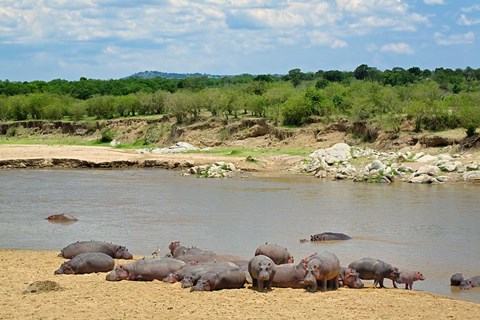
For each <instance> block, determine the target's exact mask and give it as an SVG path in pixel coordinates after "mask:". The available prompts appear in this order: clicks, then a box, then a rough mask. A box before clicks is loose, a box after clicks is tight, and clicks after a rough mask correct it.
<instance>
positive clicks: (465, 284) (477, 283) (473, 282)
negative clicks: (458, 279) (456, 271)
mask: <svg viewBox="0 0 480 320" xmlns="http://www.w3.org/2000/svg"><path fill="white" fill-rule="evenodd" d="M473 287H480V276H475V277H471V278H470V279H466V280H463V281H462V283H460V289H462V290H468V289H472V288H473Z"/></svg>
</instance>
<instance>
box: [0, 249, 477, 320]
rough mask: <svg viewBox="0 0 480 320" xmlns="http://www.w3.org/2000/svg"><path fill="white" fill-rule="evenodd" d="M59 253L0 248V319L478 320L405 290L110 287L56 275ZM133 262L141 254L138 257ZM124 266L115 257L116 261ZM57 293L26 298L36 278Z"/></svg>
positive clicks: (448, 303)
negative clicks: (325, 319)
mask: <svg viewBox="0 0 480 320" xmlns="http://www.w3.org/2000/svg"><path fill="white" fill-rule="evenodd" d="M57 254H58V252H57V251H37V250H6V249H2V250H0V278H1V279H2V286H0V295H1V296H2V300H1V302H0V304H1V308H0V318H1V319H5V320H6V319H59V318H63V317H68V318H69V319H119V318H121V319H157V318H158V317H161V318H166V319H180V318H184V317H187V318H189V319H270V320H271V319H313V318H318V317H329V318H334V319H362V318H365V319H419V318H420V319H433V318H435V319H477V318H478V314H479V313H480V304H475V303H472V302H466V301H459V300H454V299H451V298H448V297H445V296H440V295H434V294H430V293H426V292H418V291H408V290H403V289H390V288H387V289H373V288H366V289H361V290H355V289H347V288H341V289H339V290H337V291H330V292H326V293H321V292H317V293H314V294H312V293H308V292H305V291H303V290H298V289H280V288H274V289H273V290H272V291H271V292H268V293H258V292H256V291H253V290H250V289H249V285H246V288H245V289H239V290H221V291H216V292H190V291H189V290H186V289H182V288H181V287H180V285H179V284H173V285H172V284H167V283H163V282H160V281H153V282H134V281H121V282H109V281H106V280H105V273H98V274H88V275H56V276H55V275H53V272H54V270H56V269H57V268H58V267H59V265H60V264H61V263H62V262H63V261H65V259H63V258H59V257H57ZM137 258H138V257H137ZM123 262H125V261H123V260H118V261H117V263H123ZM45 280H50V281H55V282H57V283H58V284H59V285H60V287H61V290H59V291H49V292H43V293H24V291H25V290H26V288H27V287H28V285H29V284H30V283H32V282H34V281H45Z"/></svg>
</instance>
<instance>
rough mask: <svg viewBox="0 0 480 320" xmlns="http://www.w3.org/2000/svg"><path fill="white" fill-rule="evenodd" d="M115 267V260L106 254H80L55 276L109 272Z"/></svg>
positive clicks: (64, 264)
mask: <svg viewBox="0 0 480 320" xmlns="http://www.w3.org/2000/svg"><path fill="white" fill-rule="evenodd" d="M114 266H115V260H113V258H112V257H110V256H109V255H107V254H105V253H101V252H86V253H80V254H78V255H76V256H75V257H73V258H72V259H70V260H68V261H67V262H65V263H63V264H62V265H61V266H60V268H59V269H58V270H56V271H55V272H54V274H83V273H93V272H108V271H110V270H112V269H113V267H114Z"/></svg>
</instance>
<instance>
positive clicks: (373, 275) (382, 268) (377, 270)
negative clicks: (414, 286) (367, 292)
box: [348, 258, 399, 288]
mask: <svg viewBox="0 0 480 320" xmlns="http://www.w3.org/2000/svg"><path fill="white" fill-rule="evenodd" d="M348 267H349V268H352V269H355V270H356V271H357V272H358V274H359V275H360V279H363V280H374V282H373V286H374V287H376V286H377V284H379V285H380V288H384V285H383V279H384V278H388V279H390V280H392V282H393V286H394V287H395V288H397V285H396V283H395V281H397V280H398V275H399V271H398V268H395V267H393V266H392V265H390V264H388V263H386V262H384V261H382V260H378V259H373V258H363V259H360V260H357V261H353V262H352V263H350V264H349V265H348Z"/></svg>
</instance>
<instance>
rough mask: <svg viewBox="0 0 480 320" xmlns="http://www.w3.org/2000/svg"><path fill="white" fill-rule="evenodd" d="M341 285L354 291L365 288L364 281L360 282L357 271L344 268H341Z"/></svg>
mask: <svg viewBox="0 0 480 320" xmlns="http://www.w3.org/2000/svg"><path fill="white" fill-rule="evenodd" d="M339 285H340V286H347V287H349V288H353V289H360V288H363V286H364V285H363V282H362V280H360V275H359V274H358V272H357V271H356V270H355V269H352V268H344V267H341V268H340V274H339Z"/></svg>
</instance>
